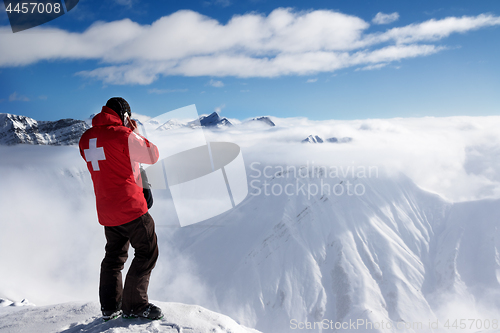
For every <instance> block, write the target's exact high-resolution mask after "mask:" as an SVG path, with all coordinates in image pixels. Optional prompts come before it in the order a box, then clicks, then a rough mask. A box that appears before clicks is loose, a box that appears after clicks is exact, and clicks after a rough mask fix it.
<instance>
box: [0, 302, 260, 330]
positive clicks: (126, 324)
mask: <svg viewBox="0 0 500 333" xmlns="http://www.w3.org/2000/svg"><path fill="white" fill-rule="evenodd" d="M155 304H157V305H158V306H159V307H161V309H162V311H163V313H164V314H165V317H164V318H163V319H162V320H157V321H150V320H145V319H144V320H143V319H123V318H117V319H114V320H110V321H108V322H104V321H103V320H102V316H101V313H100V310H99V304H98V303H96V302H95V303H65V304H56V305H49V306H41V307H35V306H30V307H20V308H11V307H9V308H3V309H2V308H0V331H2V332H3V331H4V330H7V331H8V332H16V333H21V332H23V333H24V332H26V333H27V332H37V333H44V332H65V333H76V332H87V333H100V332H110V333H111V332H121V333H129V332H130V333H132V332H166V333H174V332H175V333H182V332H184V333H187V332H196V333H211V332H221V333H223V332H228V333H229V332H232V333H259V332H258V331H256V330H254V329H250V328H247V327H244V326H241V325H239V324H237V323H236V322H235V321H234V320H232V319H231V318H229V317H227V316H224V315H221V314H218V313H216V312H212V311H210V310H207V309H204V308H202V307H200V306H196V305H186V304H180V303H164V302H157V301H155Z"/></svg>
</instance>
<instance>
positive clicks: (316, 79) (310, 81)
mask: <svg viewBox="0 0 500 333" xmlns="http://www.w3.org/2000/svg"><path fill="white" fill-rule="evenodd" d="M316 81H318V78H314V79H308V80H307V81H306V82H307V83H314V82H316Z"/></svg>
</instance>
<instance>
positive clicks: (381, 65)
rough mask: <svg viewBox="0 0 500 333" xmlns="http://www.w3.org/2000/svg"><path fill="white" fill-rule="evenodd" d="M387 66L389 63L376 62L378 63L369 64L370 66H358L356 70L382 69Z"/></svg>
mask: <svg viewBox="0 0 500 333" xmlns="http://www.w3.org/2000/svg"><path fill="white" fill-rule="evenodd" d="M385 66H387V64H384V63H382V64H376V65H368V66H365V67H362V68H356V71H371V70H374V69H381V68H384V67H385Z"/></svg>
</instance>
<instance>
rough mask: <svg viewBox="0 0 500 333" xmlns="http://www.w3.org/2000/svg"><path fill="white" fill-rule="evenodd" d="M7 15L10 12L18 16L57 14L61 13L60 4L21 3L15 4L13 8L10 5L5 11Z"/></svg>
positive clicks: (10, 4)
mask: <svg viewBox="0 0 500 333" xmlns="http://www.w3.org/2000/svg"><path fill="white" fill-rule="evenodd" d="M5 11H6V12H8V13H9V14H10V13H12V12H16V13H19V14H21V13H22V14H28V13H30V14H36V13H38V14H45V13H47V14H51V13H52V12H54V13H56V14H59V13H60V12H61V4H60V3H57V2H56V3H54V4H52V3H50V2H48V3H43V2H23V3H19V2H18V3H17V4H16V6H15V7H14V8H12V3H9V4H8V5H7V8H6V9H5Z"/></svg>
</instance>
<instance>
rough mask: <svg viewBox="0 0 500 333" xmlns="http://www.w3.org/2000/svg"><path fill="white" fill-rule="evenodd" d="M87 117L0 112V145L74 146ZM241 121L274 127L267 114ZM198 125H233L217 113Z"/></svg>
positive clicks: (173, 124)
mask: <svg viewBox="0 0 500 333" xmlns="http://www.w3.org/2000/svg"><path fill="white" fill-rule="evenodd" d="M91 118H92V116H91ZM91 118H90V119H88V120H87V121H83V120H77V119H61V120H57V121H39V120H35V119H33V118H30V117H26V116H19V115H13V114H9V113H0V145H9V146H10V145H16V144H33V145H55V146H66V145H74V144H77V143H78V141H79V140H80V137H81V136H82V134H83V132H85V131H86V130H87V129H89V128H90V123H91ZM245 123H260V124H264V125H265V126H275V124H274V122H273V121H272V120H271V119H269V117H258V118H253V119H250V120H247V121H245V122H243V124H245ZM199 124H200V125H201V126H202V127H205V128H210V129H222V128H227V127H233V126H234V125H233V124H232V123H231V122H230V121H229V120H228V119H227V118H225V117H221V116H220V115H219V114H218V113H217V112H213V113H211V114H209V115H203V116H201V117H200V118H199ZM158 125H159V126H158V127H157V129H159V130H168V129H172V128H178V127H185V126H190V125H191V124H183V123H178V122H176V121H175V120H169V121H168V122H167V123H165V124H158Z"/></svg>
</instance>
